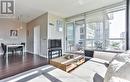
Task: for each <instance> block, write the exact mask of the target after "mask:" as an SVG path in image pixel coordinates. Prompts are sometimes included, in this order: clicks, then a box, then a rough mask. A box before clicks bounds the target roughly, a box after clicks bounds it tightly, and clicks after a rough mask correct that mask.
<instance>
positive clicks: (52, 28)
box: [48, 13, 65, 52]
mask: <svg viewBox="0 0 130 82" xmlns="http://www.w3.org/2000/svg"><path fill="white" fill-rule="evenodd" d="M57 20H60V21H62V23H63V26H62V27H63V28H62V30H64V19H63V18H61V17H59V16H56V15H54V14H51V13H49V14H48V39H61V40H62V52H64V41H65V40H64V39H65V38H64V36H63V34H64V31H58V29H57V25H56V21H57ZM50 23H51V24H53V25H50Z"/></svg>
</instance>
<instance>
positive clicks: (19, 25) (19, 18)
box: [17, 15, 23, 30]
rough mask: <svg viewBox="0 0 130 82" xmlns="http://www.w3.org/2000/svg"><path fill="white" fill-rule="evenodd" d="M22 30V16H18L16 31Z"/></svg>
mask: <svg viewBox="0 0 130 82" xmlns="http://www.w3.org/2000/svg"><path fill="white" fill-rule="evenodd" d="M22 29H23V23H22V15H20V16H18V29H17V30H22Z"/></svg>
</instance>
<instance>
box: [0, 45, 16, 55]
mask: <svg viewBox="0 0 130 82" xmlns="http://www.w3.org/2000/svg"><path fill="white" fill-rule="evenodd" d="M1 47H2V50H3V55H4V56H5V54H6V52H7V49H6V47H7V46H6V45H5V44H4V43H1ZM8 52H12V54H13V53H14V48H8Z"/></svg>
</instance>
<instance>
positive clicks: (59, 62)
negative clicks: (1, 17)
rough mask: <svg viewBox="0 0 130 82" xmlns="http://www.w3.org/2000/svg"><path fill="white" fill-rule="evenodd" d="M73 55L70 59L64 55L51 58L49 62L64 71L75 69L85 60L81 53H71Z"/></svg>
mask: <svg viewBox="0 0 130 82" xmlns="http://www.w3.org/2000/svg"><path fill="white" fill-rule="evenodd" d="M71 55H72V54H71ZM73 56H74V57H73V58H71V59H66V58H65V55H64V56H61V57H58V58H55V59H51V60H50V64H51V65H53V66H55V67H57V68H60V69H62V70H64V71H66V72H70V71H71V70H73V69H75V68H76V67H78V66H79V65H81V64H83V63H84V62H85V57H84V56H83V55H77V54H73Z"/></svg>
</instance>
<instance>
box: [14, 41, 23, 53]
mask: <svg viewBox="0 0 130 82" xmlns="http://www.w3.org/2000/svg"><path fill="white" fill-rule="evenodd" d="M21 45H23V46H24V47H25V43H21ZM23 46H19V47H17V48H15V51H21V52H22V51H23Z"/></svg>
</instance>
